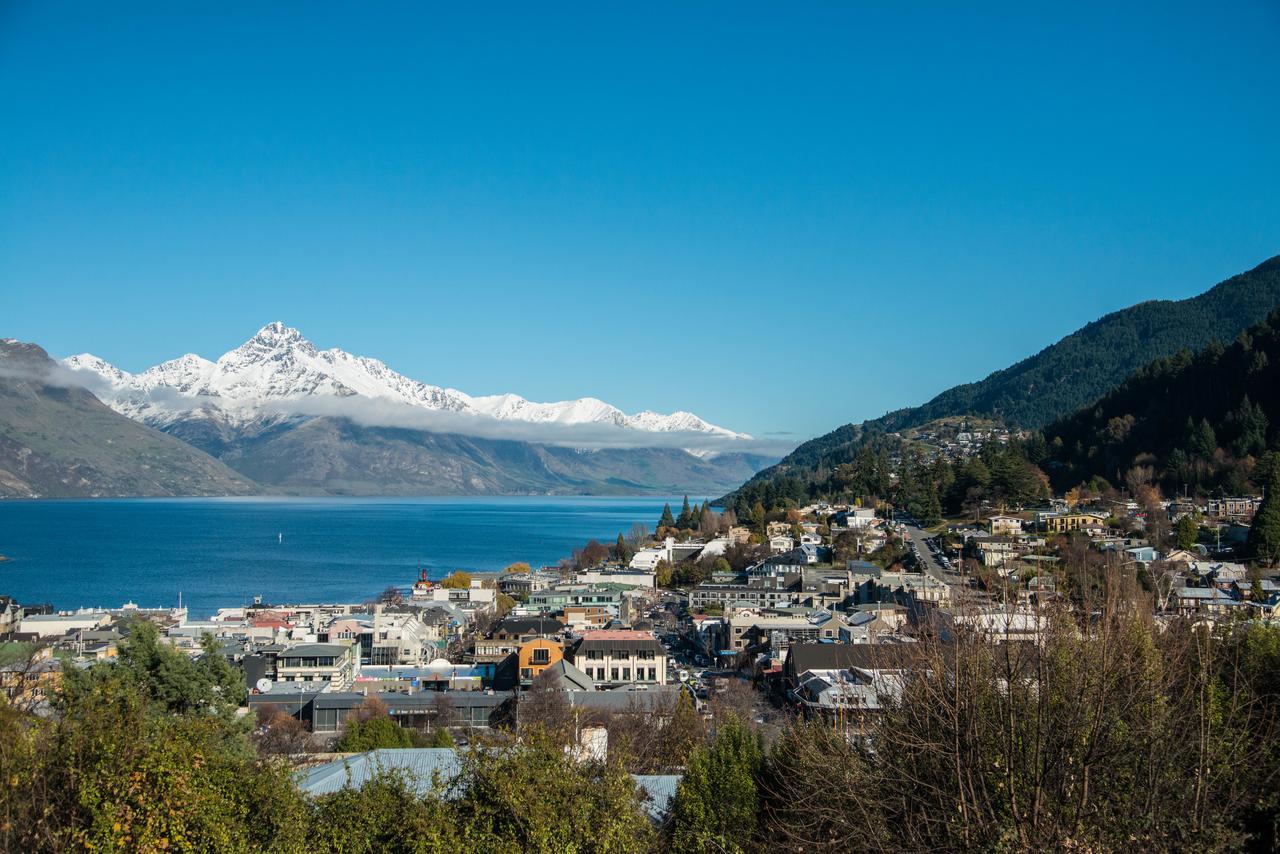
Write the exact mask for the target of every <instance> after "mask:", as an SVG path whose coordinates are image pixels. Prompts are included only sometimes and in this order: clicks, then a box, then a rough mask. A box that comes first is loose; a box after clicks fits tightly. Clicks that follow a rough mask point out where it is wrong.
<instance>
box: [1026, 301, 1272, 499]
mask: <svg viewBox="0 0 1280 854" xmlns="http://www.w3.org/2000/svg"><path fill="white" fill-rule="evenodd" d="M1044 433H1045V438H1046V439H1047V440H1048V447H1049V457H1048V459H1047V460H1045V462H1044V463H1043V466H1044V468H1045V470H1046V471H1047V472H1048V473H1049V476H1050V478H1051V479H1052V480H1053V482H1054V485H1055V486H1057V487H1058V488H1059V489H1066V488H1070V487H1072V486H1075V485H1077V484H1079V483H1081V482H1083V481H1086V480H1089V479H1090V478H1093V477H1095V476H1101V477H1103V478H1106V479H1107V480H1108V481H1109V482H1110V483H1112V484H1113V485H1116V486H1123V485H1126V481H1127V480H1134V479H1135V478H1137V479H1140V480H1155V481H1156V482H1163V484H1164V486H1165V487H1166V489H1168V490H1169V491H1171V492H1179V491H1181V490H1182V489H1183V488H1186V487H1191V488H1194V489H1200V490H1218V489H1221V490H1222V491H1224V492H1226V493H1227V494H1229V495H1238V494H1240V493H1241V492H1244V491H1251V490H1259V489H1260V488H1261V485H1260V484H1257V483H1253V484H1250V483H1249V480H1250V478H1251V476H1252V474H1253V472H1254V465H1255V463H1254V460H1256V459H1257V458H1258V457H1260V456H1262V454H1264V453H1265V452H1266V451H1267V449H1269V448H1270V449H1274V448H1276V447H1277V445H1278V444H1280V310H1277V311H1276V312H1273V313H1272V314H1271V316H1270V317H1269V318H1267V320H1265V321H1263V322H1262V323H1260V324H1257V325H1255V326H1253V327H1250V328H1249V329H1248V330H1247V331H1246V332H1244V333H1242V334H1241V335H1239V336H1238V337H1237V339H1236V340H1235V342H1233V343H1232V344H1231V345H1230V346H1227V347H1223V346H1221V345H1217V344H1214V345H1210V346H1209V347H1206V348H1204V349H1202V350H1201V351H1200V352H1198V353H1196V354H1195V355H1194V356H1193V355H1192V354H1191V353H1189V352H1187V351H1183V352H1180V353H1177V354H1176V355H1174V356H1171V357H1168V358H1163V359H1158V360H1156V361H1154V362H1152V363H1151V364H1150V365H1147V366H1145V367H1144V368H1142V369H1141V370H1139V371H1138V372H1137V373H1135V374H1134V375H1133V376H1132V377H1130V378H1129V379H1128V380H1126V381H1125V382H1124V383H1122V384H1120V385H1119V386H1118V387H1116V388H1115V389H1113V390H1112V391H1110V392H1109V393H1108V394H1106V395H1104V396H1103V397H1102V398H1101V399H1100V400H1098V401H1096V402H1095V403H1093V404H1091V405H1089V406H1087V407H1085V408H1083V409H1081V410H1079V411H1078V412H1076V413H1074V414H1072V415H1070V416H1068V417H1066V418H1062V419H1060V420H1058V421H1056V422H1054V423H1053V424H1050V425H1049V426H1048V427H1046V428H1045V431H1044ZM1135 467H1136V468H1137V471H1134V469H1135Z"/></svg>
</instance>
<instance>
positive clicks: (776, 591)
mask: <svg viewBox="0 0 1280 854" xmlns="http://www.w3.org/2000/svg"><path fill="white" fill-rule="evenodd" d="M780 580H781V579H778V578H773V577H760V578H752V579H749V580H748V581H747V583H745V584H712V583H711V582H707V581H704V582H703V583H702V584H699V585H698V586H697V587H695V588H693V590H691V591H689V607H690V608H692V609H694V610H706V609H707V608H708V607H709V606H717V607H720V608H728V607H729V606H731V605H749V606H751V607H753V608H778V607H782V606H785V605H789V604H791V602H792V601H793V599H794V595H793V594H792V593H791V592H790V591H789V590H787V589H786V588H785V587H784V586H783V585H781V584H780V583H779V582H780Z"/></svg>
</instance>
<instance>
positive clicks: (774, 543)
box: [769, 534, 796, 554]
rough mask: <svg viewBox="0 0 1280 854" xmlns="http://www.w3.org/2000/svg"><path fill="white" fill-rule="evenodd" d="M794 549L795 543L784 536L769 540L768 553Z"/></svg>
mask: <svg viewBox="0 0 1280 854" xmlns="http://www.w3.org/2000/svg"><path fill="white" fill-rule="evenodd" d="M795 547H796V541H795V540H793V539H791V537H789V536H786V535H781V534H780V535H778V536H776V537H770V538H769V551H771V552H773V553H774V554H778V553H779V552H789V551H791V550H792V549H794V548H795Z"/></svg>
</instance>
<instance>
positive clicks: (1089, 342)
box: [726, 256, 1280, 503]
mask: <svg viewBox="0 0 1280 854" xmlns="http://www.w3.org/2000/svg"><path fill="white" fill-rule="evenodd" d="M1277 305H1280V256H1276V257H1274V258H1271V259H1270V260H1268V261H1265V262H1263V263H1262V264H1259V265H1258V266H1257V267H1255V268H1254V269H1252V270H1250V271H1248V272H1247V273H1241V274H1240V275H1238V276H1233V277H1232V278H1230V279H1227V280H1226V281H1224V282H1221V283H1219V284H1218V285H1216V286H1214V287H1213V288H1211V289H1210V290H1208V291H1206V292H1205V293H1203V294H1200V295H1199V296H1196V297H1192V298H1189V299H1184V300H1156V301H1151V302H1144V303H1139V304H1138V305H1135V306H1132V307H1130V308H1126V309H1123V310H1121V311H1116V312H1112V313H1111V314H1108V315H1106V316H1105V317H1102V318H1100V319H1099V320H1096V321H1094V322H1093V323H1090V324H1089V325H1087V326H1085V327H1083V328H1082V329H1079V330H1077V331H1076V332H1074V333H1072V334H1071V335H1068V336H1067V337H1066V338H1063V339H1062V340H1061V341H1058V342H1057V343H1056V344H1053V345H1051V346H1049V347H1046V348H1045V349H1044V350H1041V351H1040V352H1039V353H1037V354H1036V355H1034V356H1031V357H1029V358H1027V359H1024V360H1022V361H1021V362H1018V363H1017V364H1015V365H1013V366H1012V367H1009V368H1005V369H1004V370H1001V371H997V372H995V373H993V374H991V375H990V376H988V377H987V378H986V379H984V380H982V381H981V382H975V383H969V384H966V385H960V386H956V387H954V388H951V389H948V390H947V391H944V392H943V393H941V394H939V395H938V396H937V397H935V398H933V400H930V401H929V402H928V403H926V404H924V405H923V406H917V407H912V408H908V409H899V410H896V411H894V412H890V413H888V414H886V415H883V416H881V417H880V418H876V419H874V420H871V421H865V422H862V423H860V424H846V425H845V426H843V427H840V428H838V429H836V430H833V431H832V432H830V433H827V434H826V435H824V436H819V437H818V438H816V439H811V440H810V441H808V442H805V443H804V444H802V445H800V446H799V447H798V448H796V449H795V450H794V451H792V452H791V453H790V454H789V455H787V456H786V457H784V458H783V459H782V461H781V462H779V463H778V464H777V465H775V466H772V467H771V468H768V469H765V470H763V471H761V472H760V473H759V474H757V475H756V476H755V477H753V478H752V479H751V480H750V481H749V482H748V483H750V484H752V485H756V486H760V485H763V484H766V483H767V482H769V481H781V480H784V479H786V478H798V479H799V480H800V481H803V482H807V481H810V480H811V479H812V478H813V477H814V476H815V474H816V473H817V472H819V471H820V470H823V469H826V470H832V469H834V468H835V467H836V466H838V465H840V464H842V463H849V462H852V460H853V458H854V456H855V454H856V453H857V451H858V448H859V447H860V446H861V445H863V444H872V445H875V444H877V442H878V440H877V437H880V436H883V435H884V434H885V433H887V432H893V431H898V430H903V429H906V428H908V427H914V426H919V425H920V424H924V423H926V422H928V421H932V420H935V419H938V418H943V417H947V416H956V415H982V416H986V417H995V418H1000V419H1002V420H1004V421H1005V422H1007V423H1010V424H1014V425H1017V426H1021V427H1032V428H1038V427H1043V426H1044V425H1046V424H1049V423H1051V422H1053V421H1055V420H1056V419H1059V418H1063V417H1065V416H1068V415H1070V414H1071V413H1072V412H1074V411H1075V410H1077V409H1079V408H1080V407H1082V406H1086V405H1088V404H1089V403H1091V402H1093V401H1095V400H1097V399H1098V398H1099V397H1100V396H1102V395H1103V394H1105V393H1107V392H1108V391H1109V390H1110V389H1112V388H1114V387H1115V386H1116V385H1117V384H1118V383H1120V382H1122V381H1123V380H1124V379H1125V378H1126V377H1128V376H1129V375H1130V374H1132V373H1133V372H1134V371H1136V370H1137V369H1139V368H1140V367H1142V366H1143V365H1146V364H1148V363H1149V362H1152V361H1153V360H1155V359H1159V358H1162V357H1166V356H1172V355H1173V354H1174V353H1177V352H1178V351H1179V350H1183V349H1188V350H1198V349H1200V348H1202V347H1205V346H1207V345H1208V344H1209V343H1210V342H1212V341H1230V340H1231V339H1233V338H1234V337H1235V336H1236V335H1238V334H1239V333H1240V332H1241V331H1242V330H1244V329H1246V328H1248V327H1249V326H1250V325H1251V324H1254V323H1257V322H1259V321H1260V320H1262V319H1263V318H1265V317H1266V316H1267V315H1268V313H1270V312H1271V310H1272V309H1274V308H1275V307H1276V306H1277ZM756 492H757V493H758V492H759V490H756ZM736 497H737V495H736V493H731V494H730V495H729V496H727V498H726V501H728V502H729V503H733V502H734V500H735V499H736Z"/></svg>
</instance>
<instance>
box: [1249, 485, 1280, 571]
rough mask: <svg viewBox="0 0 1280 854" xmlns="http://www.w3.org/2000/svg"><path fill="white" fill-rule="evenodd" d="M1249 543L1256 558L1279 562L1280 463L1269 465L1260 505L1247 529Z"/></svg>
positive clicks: (1271, 562) (1273, 562)
mask: <svg viewBox="0 0 1280 854" xmlns="http://www.w3.org/2000/svg"><path fill="white" fill-rule="evenodd" d="M1249 545H1250V546H1251V547H1252V548H1253V553H1254V555H1255V556H1257V558H1258V560H1261V561H1265V562H1266V563H1268V564H1271V565H1274V564H1276V563H1278V562H1280V465H1272V466H1271V476H1270V479H1269V480H1268V481H1267V491H1266V493H1265V494H1264V495H1263V498H1262V506H1261V507H1259V508H1258V512H1257V513H1256V514H1255V515H1254V517H1253V526H1252V527H1251V528H1250V529H1249Z"/></svg>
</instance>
